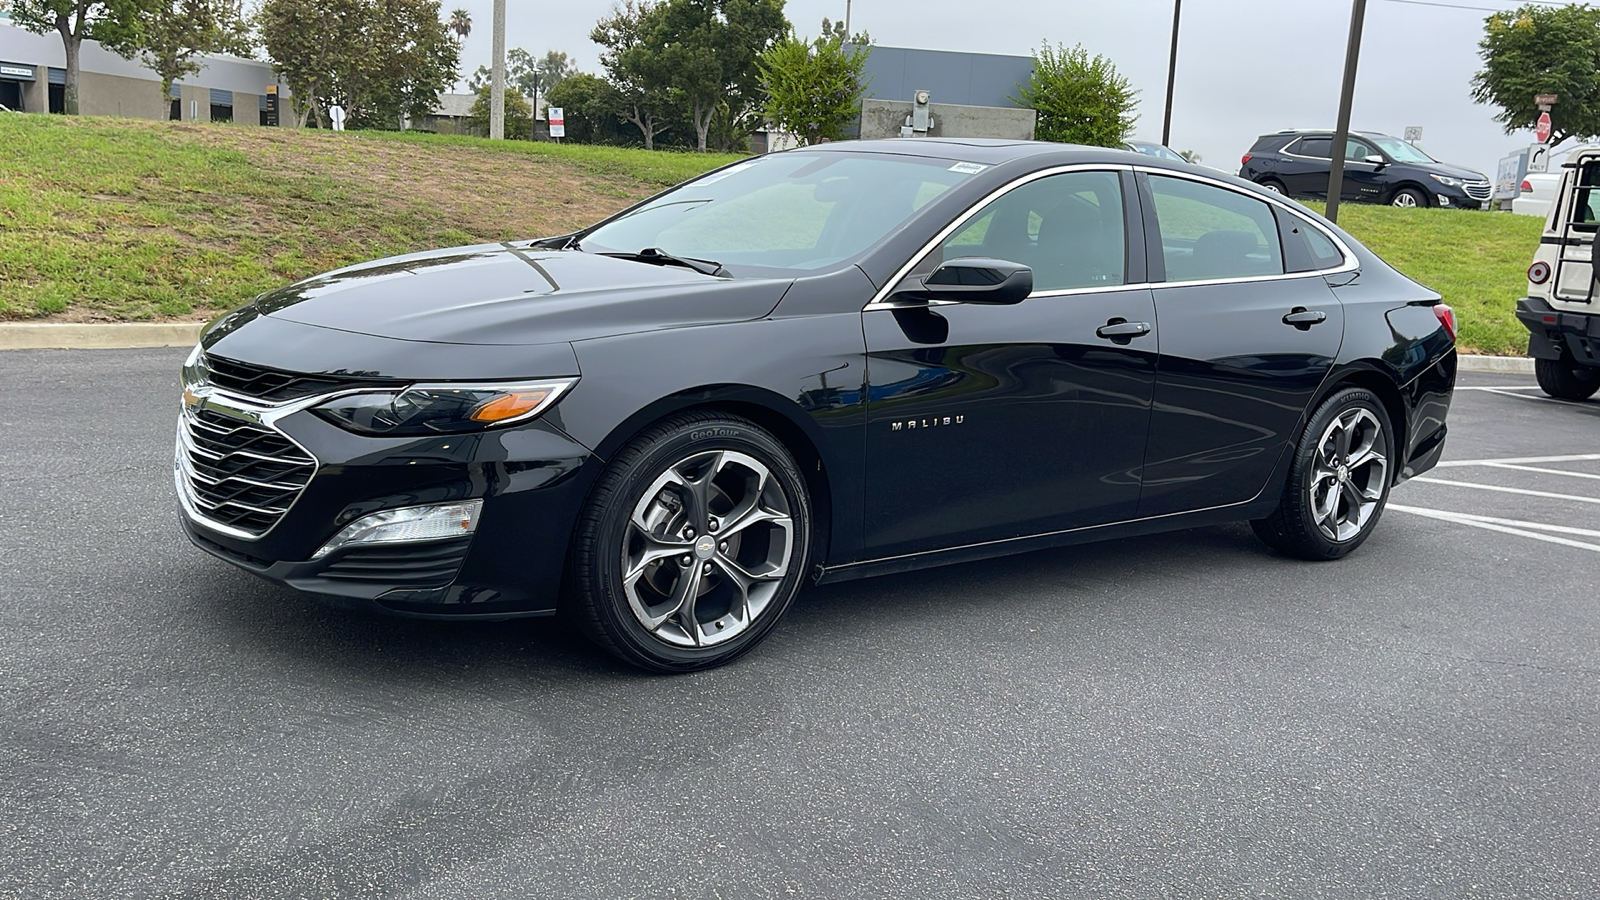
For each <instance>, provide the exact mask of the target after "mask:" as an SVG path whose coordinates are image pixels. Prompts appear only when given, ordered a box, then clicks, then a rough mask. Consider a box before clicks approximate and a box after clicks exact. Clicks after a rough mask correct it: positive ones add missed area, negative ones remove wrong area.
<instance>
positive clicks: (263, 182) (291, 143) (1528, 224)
mask: <svg viewBox="0 0 1600 900" xmlns="http://www.w3.org/2000/svg"><path fill="white" fill-rule="evenodd" d="M0 148H4V151H3V152H0V319H12V320H18V319H38V318H48V319H51V320H56V321H129V320H153V319H170V318H184V319H197V318H207V317H210V316H211V315H214V314H216V313H217V312H219V311H222V310H226V309H231V308H232V307H234V306H237V305H238V304H240V303H242V302H244V301H245V300H247V299H249V298H250V297H252V296H254V295H255V294H257V293H259V292H261V291H264V290H267V289H269V288H272V287H275V286H277V285H281V284H284V283H287V282H289V281H294V280H297V279H300V278H304V277H306V276H309V275H313V274H316V273H317V272H322V271H326V270H328V269H333V268H337V267H339V266H343V265H348V264H350V263H353V262H359V261H361V260H364V259H372V258H375V257H380V256H388V255H391V254H396V253H407V252H411V251H415V250H423V249H427V248H430V247H444V246H451V245H456V244H469V243H477V242H481V241H499V240H510V239H515V238H526V237H535V236H539V235H547V234H559V233H561V232H563V231H569V230H571V229H574V228H577V227H579V226H582V225H585V224H588V223H589V222H592V221H594V220H596V219H598V218H600V217H602V216H604V215H605V214H607V213H609V212H611V211H613V210H616V209H618V208H621V207H622V206H625V205H627V204H628V203H630V202H632V201H634V200H637V199H639V198H641V197H644V196H647V195H649V194H652V193H654V192H656V191H657V190H660V189H661V188H662V187H666V186H669V185H672V184H676V183H678V182H680V181H682V180H684V179H686V178H690V177H692V176H694V175H698V174H699V173H701V172H703V171H705V170H706V169H708V168H712V167H715V166H719V165H723V164H725V163H727V162H730V161H732V160H734V159H737V158H738V157H734V156H720V155H715V154H708V155H704V156H702V155H699V154H690V153H669V152H654V153H647V152H645V151H642V150H629V149H622V148H616V147H584V146H577V145H559V146H558V145H554V144H548V143H529V142H523V141H505V142H489V141H485V140H481V139H478V138H470V137H450V136H443V135H426V134H416V133H410V134H382V133H354V132H350V133H344V134H333V133H331V132H317V131H291V130H287V129H275V128H274V129H267V128H249V127H242V126H235V125H196V124H190V123H179V122H147V121H135V120H122V119H77V118H68V117H62V116H36V115H12V114H0ZM1340 219H1341V222H1340V224H1341V225H1343V226H1344V227H1345V228H1346V229H1347V230H1348V231H1350V233H1351V234H1353V235H1355V236H1356V237H1357V238H1358V239H1360V240H1361V241H1363V242H1364V243H1366V244H1367V246H1369V247H1371V248H1372V249H1373V250H1374V251H1376V252H1377V253H1378V254H1379V255H1380V256H1382V257H1383V258H1384V259H1386V260H1388V261H1389V262H1390V263H1392V264H1393V265H1394V266H1395V267H1396V268H1398V269H1400V270H1401V271H1402V272H1405V273H1406V274H1407V275H1409V276H1411V277H1412V278H1414V279H1416V280H1417V281H1419V282H1421V283H1423V284H1426V285H1428V286H1429V287H1432V288H1433V289H1435V290H1437V291H1439V292H1440V293H1441V294H1443V295H1444V297H1445V300H1446V301H1447V302H1448V303H1450V304H1451V305H1452V306H1454V307H1455V308H1456V313H1457V317H1458V319H1459V321H1460V323H1461V335H1460V342H1461V346H1462V347H1463V349H1469V350H1475V351H1478V352H1483V353H1503V354H1520V353H1522V352H1523V350H1524V349H1525V348H1526V347H1527V335H1526V333H1525V332H1524V331H1523V329H1522V326H1521V325H1519V324H1518V323H1517V321H1516V320H1515V318H1513V317H1512V314H1511V311H1512V308H1513V304H1514V302H1515V300H1516V298H1517V297H1520V296H1522V295H1523V292H1524V290H1525V287H1526V282H1525V275H1524V272H1525V270H1526V268H1527V265H1528V263H1529V262H1530V261H1531V260H1532V258H1533V251H1534V249H1535V247H1536V246H1537V245H1538V240H1539V231H1540V223H1539V221H1538V220H1537V219H1534V218H1531V217H1527V216H1511V215H1501V214H1495V215H1487V214H1474V213H1463V212H1459V211H1454V210H1401V209H1392V208H1388V207H1376V206H1356V205H1347V206H1344V207H1343V208H1342V209H1341V211H1340Z"/></svg>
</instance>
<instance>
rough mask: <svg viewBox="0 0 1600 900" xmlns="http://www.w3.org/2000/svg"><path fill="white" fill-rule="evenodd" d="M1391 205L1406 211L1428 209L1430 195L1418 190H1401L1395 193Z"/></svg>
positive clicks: (1390, 201)
mask: <svg viewBox="0 0 1600 900" xmlns="http://www.w3.org/2000/svg"><path fill="white" fill-rule="evenodd" d="M1389 205H1391V206H1399V207H1402V208H1404V209H1417V208H1419V207H1421V208H1426V207H1427V205H1428V195H1427V194H1424V193H1423V192H1421V191H1419V190H1417V189H1416V188H1401V189H1400V190H1398V191H1395V192H1394V196H1393V197H1390V198H1389Z"/></svg>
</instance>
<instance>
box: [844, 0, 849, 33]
mask: <svg viewBox="0 0 1600 900" xmlns="http://www.w3.org/2000/svg"><path fill="white" fill-rule="evenodd" d="M844 39H845V40H846V41H849V40H850V0H844Z"/></svg>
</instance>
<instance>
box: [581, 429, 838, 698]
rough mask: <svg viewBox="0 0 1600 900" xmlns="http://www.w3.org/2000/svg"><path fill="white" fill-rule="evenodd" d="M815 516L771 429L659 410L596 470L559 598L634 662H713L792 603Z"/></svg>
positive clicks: (664, 666) (757, 637)
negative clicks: (662, 417) (653, 421)
mask: <svg viewBox="0 0 1600 900" xmlns="http://www.w3.org/2000/svg"><path fill="white" fill-rule="evenodd" d="M811 528H812V525H811V504H810V498H809V496H808V495H807V492H806V484H805V478H804V476H802V475H801V474H800V471H799V468H798V467H797V466H796V465H795V462H794V459H793V457H792V456H790V454H789V451H788V450H787V449H785V447H784V446H783V444H782V443H780V442H779V441H778V440H777V439H776V438H774V437H773V436H772V435H771V434H769V433H768V432H766V431H765V430H763V429H762V428H761V427H759V426H757V425H756V424H755V423H753V422H750V421H748V420H746V419H742V418H738V417H735V416H728V415H722V414H716V413H690V414H686V415H682V416H678V417H675V418H672V419H668V420H666V421H665V422H662V423H660V424H657V425H655V426H652V427H651V428H649V429H648V430H646V431H645V432H644V433H643V434H641V435H640V436H639V437H637V438H635V439H634V440H633V441H632V442H631V443H630V444H628V446H627V447H625V448H624V449H623V450H622V451H621V452H619V453H618V454H617V455H616V457H615V458H614V459H613V460H612V462H611V465H610V466H609V467H608V468H607V469H606V471H605V473H604V474H603V475H602V476H601V477H600V481H599V483H598V484H597V485H596V487H595V490H594V493H593V495H592V496H591V497H590V499H589V505H588V507H587V508H586V509H585V511H584V513H583V516H582V518H581V519H580V521H579V524H578V531H577V533H576V535H575V536H574V538H575V539H574V547H573V558H572V581H571V582H570V590H569V603H570V609H569V612H570V613H571V614H572V617H573V618H574V619H575V620H576V622H577V624H578V626H579V628H580V629H581V630H582V631H583V632H584V633H585V634H586V635H588V636H589V637H590V638H591V639H592V640H594V641H595V642H596V643H597V644H599V645H600V646H601V647H603V648H605V649H606V650H609V651H611V652H612V653H613V654H615V655H616V656H617V657H619V658H621V659H623V660H625V661H627V662H630V663H633V664H634V665H637V666H640V667H641V668H645V669H650V670H653V671H657V672H691V671H695V670H698V669H708V668H711V667H713V666H719V665H722V664H724V663H727V662H730V661H732V660H733V659H735V658H736V657H738V656H740V655H742V654H744V653H745V652H747V651H749V650H750V649H751V648H752V647H754V646H755V645H756V644H758V643H760V641H761V640H762V639H763V638H765V637H766V636H767V634H769V633H770V632H771V631H772V628H773V626H774V625H776V624H777V621H778V619H779V617H781V616H782V615H783V612H784V610H785V609H787V608H788V607H789V603H790V601H792V600H793V599H794V596H795V594H796V593H797V592H798V591H799V590H800V586H801V583H802V581H803V580H804V577H805V571H806V564H807V560H808V559H809V558H810V552H811Z"/></svg>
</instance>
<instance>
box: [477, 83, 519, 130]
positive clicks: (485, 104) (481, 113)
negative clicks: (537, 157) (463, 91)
mask: <svg viewBox="0 0 1600 900" xmlns="http://www.w3.org/2000/svg"><path fill="white" fill-rule="evenodd" d="M489 103H490V100H489V85H487V84H486V85H484V86H483V87H480V88H478V99H476V100H474V101H472V109H470V110H468V111H467V124H468V125H471V126H472V128H473V129H474V130H478V131H481V132H482V133H483V134H488V133H489ZM506 139H507V140H512V141H531V140H533V107H532V106H529V105H528V98H526V97H524V96H522V95H521V94H519V93H517V92H516V91H515V90H512V89H511V88H509V87H508V88H507V89H506Z"/></svg>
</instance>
